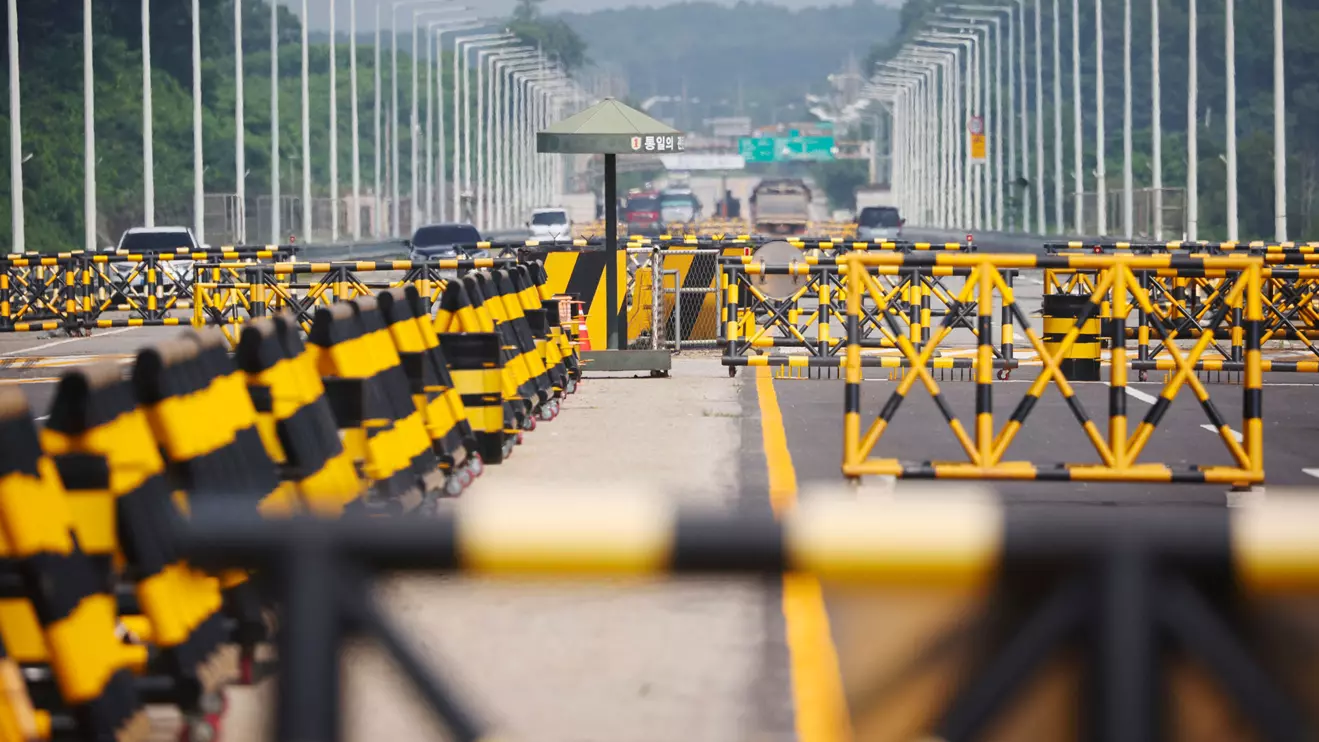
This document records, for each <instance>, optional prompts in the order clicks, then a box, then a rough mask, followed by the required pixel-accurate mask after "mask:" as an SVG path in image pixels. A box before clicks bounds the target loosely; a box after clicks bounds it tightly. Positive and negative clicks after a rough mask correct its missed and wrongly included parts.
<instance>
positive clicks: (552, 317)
mask: <svg viewBox="0 0 1319 742" xmlns="http://www.w3.org/2000/svg"><path fill="white" fill-rule="evenodd" d="M525 265H526V266H527V270H528V272H529V274H530V276H531V281H532V283H534V284H535V285H536V291H537V293H538V294H539V295H540V300H541V306H542V307H543V308H544V309H545V311H546V312H547V316H546V319H547V321H548V322H549V324H550V342H551V343H553V344H555V345H556V346H557V347H558V352H559V357H560V358H561V359H562V362H563V366H564V371H565V373H566V375H567V380H568V383H567V386H566V387H565V389H564V391H565V393H567V394H573V393H574V392H576V391H577V384H578V383H579V382H580V381H581V378H582V370H581V364H580V362H579V361H580V357H579V355H578V351H577V345H576V344H575V343H574V342H573V340H574V338H575V337H576V331H575V330H574V329H573V328H572V320H571V317H567V316H566V315H567V314H568V312H566V311H565V310H566V307H564V306H563V305H562V303H561V301H562V300H560V299H558V298H556V297H555V295H554V293H553V292H552V291H551V290H550V285H549V275H548V274H547V273H546V272H545V264H544V263H542V262H541V261H539V260H533V261H531V262H529V263H526V264H525Z"/></svg>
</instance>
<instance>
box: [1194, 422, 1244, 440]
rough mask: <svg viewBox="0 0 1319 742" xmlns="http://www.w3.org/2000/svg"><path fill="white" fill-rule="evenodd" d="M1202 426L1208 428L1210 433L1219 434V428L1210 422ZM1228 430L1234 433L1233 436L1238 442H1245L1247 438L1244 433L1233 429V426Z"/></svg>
mask: <svg viewBox="0 0 1319 742" xmlns="http://www.w3.org/2000/svg"><path fill="white" fill-rule="evenodd" d="M1200 427H1202V428H1204V429H1205V430H1208V431H1209V432H1210V433H1213V434H1214V435H1218V428H1215V427H1214V426H1212V425H1210V424H1209V423H1205V424H1204V425H1201V426H1200ZM1227 432H1229V433H1231V434H1232V437H1233V438H1235V439H1236V441H1237V443H1243V442H1245V440H1246V437H1245V436H1244V435H1242V434H1240V433H1238V432H1237V431H1235V430H1233V429H1232V428H1228V429H1227Z"/></svg>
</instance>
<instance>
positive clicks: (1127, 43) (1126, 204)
mask: <svg viewBox="0 0 1319 742" xmlns="http://www.w3.org/2000/svg"><path fill="white" fill-rule="evenodd" d="M1134 186H1135V183H1134V182H1133V176H1132V172H1131V0H1122V234H1124V235H1126V237H1127V238H1128V239H1130V238H1131V237H1133V236H1134V235H1135V227H1136V225H1135V208H1134V202H1133V194H1132V189H1133V188H1134Z"/></svg>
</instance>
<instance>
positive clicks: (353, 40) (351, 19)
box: [348, 0, 362, 242]
mask: <svg viewBox="0 0 1319 742" xmlns="http://www.w3.org/2000/svg"><path fill="white" fill-rule="evenodd" d="M348 87H349V92H348V97H349V101H348V103H349V106H350V107H351V109H352V111H351V113H350V118H351V122H352V123H351V124H350V126H351V130H352V140H353V141H352V150H353V161H352V163H351V167H352V180H353V211H352V216H351V217H350V218H349V219H348V225H349V228H350V229H352V230H353V241H354V242H361V240H362V203H361V198H362V146H361V142H360V141H359V140H360V137H361V131H360V130H359V129H360V122H359V121H358V118H359V117H358V111H357V0H348Z"/></svg>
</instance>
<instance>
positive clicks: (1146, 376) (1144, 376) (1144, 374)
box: [1136, 371, 1150, 381]
mask: <svg viewBox="0 0 1319 742" xmlns="http://www.w3.org/2000/svg"><path fill="white" fill-rule="evenodd" d="M1136 378H1137V379H1140V380H1141V381H1149V380H1150V372H1149V371H1137V372H1136Z"/></svg>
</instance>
